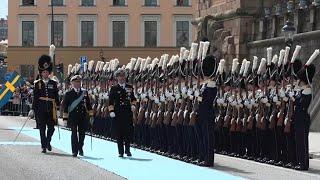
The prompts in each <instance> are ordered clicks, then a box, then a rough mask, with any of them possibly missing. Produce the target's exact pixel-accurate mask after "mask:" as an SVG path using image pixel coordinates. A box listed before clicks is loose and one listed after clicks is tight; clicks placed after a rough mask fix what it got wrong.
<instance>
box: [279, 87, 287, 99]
mask: <svg viewBox="0 0 320 180" xmlns="http://www.w3.org/2000/svg"><path fill="white" fill-rule="evenodd" d="M279 96H280V97H281V98H284V97H286V93H285V92H284V90H283V89H281V90H280V93H279Z"/></svg>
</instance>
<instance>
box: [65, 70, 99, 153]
mask: <svg viewBox="0 0 320 180" xmlns="http://www.w3.org/2000/svg"><path fill="white" fill-rule="evenodd" d="M71 82H72V86H73V88H72V89H70V90H69V91H68V92H66V94H65V96H64V99H63V106H64V110H63V120H64V121H68V122H67V124H68V127H70V128H71V131H72V133H71V145H72V156H74V157H77V155H78V152H79V155H80V156H83V149H82V147H83V142H84V138H85V131H86V130H87V128H88V126H89V119H90V123H91V124H92V117H93V110H92V107H91V103H90V99H89V96H88V92H87V91H85V90H84V89H81V76H80V75H75V76H73V77H72V78H71Z"/></svg>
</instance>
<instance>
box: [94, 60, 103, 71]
mask: <svg viewBox="0 0 320 180" xmlns="http://www.w3.org/2000/svg"><path fill="white" fill-rule="evenodd" d="M100 63H101V61H98V62H97V64H96V69H95V70H94V72H98V70H99V68H100Z"/></svg>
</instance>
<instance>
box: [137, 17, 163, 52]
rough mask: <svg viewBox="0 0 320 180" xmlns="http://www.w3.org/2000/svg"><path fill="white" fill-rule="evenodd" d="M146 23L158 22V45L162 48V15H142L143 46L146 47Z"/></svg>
mask: <svg viewBox="0 0 320 180" xmlns="http://www.w3.org/2000/svg"><path fill="white" fill-rule="evenodd" d="M145 21H156V22H157V45H156V47H159V46H160V40H161V35H160V34H161V31H160V27H161V15H142V16H141V34H140V35H141V46H142V47H145Z"/></svg>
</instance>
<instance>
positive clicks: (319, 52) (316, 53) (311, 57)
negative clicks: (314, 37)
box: [306, 49, 320, 66]
mask: <svg viewBox="0 0 320 180" xmlns="http://www.w3.org/2000/svg"><path fill="white" fill-rule="evenodd" d="M319 54H320V51H319V49H316V50H315V51H314V52H313V53H312V55H311V56H310V58H309V60H308V61H307V63H306V66H309V65H310V64H311V63H312V62H313V60H315V59H316V58H317V57H318V55H319Z"/></svg>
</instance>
